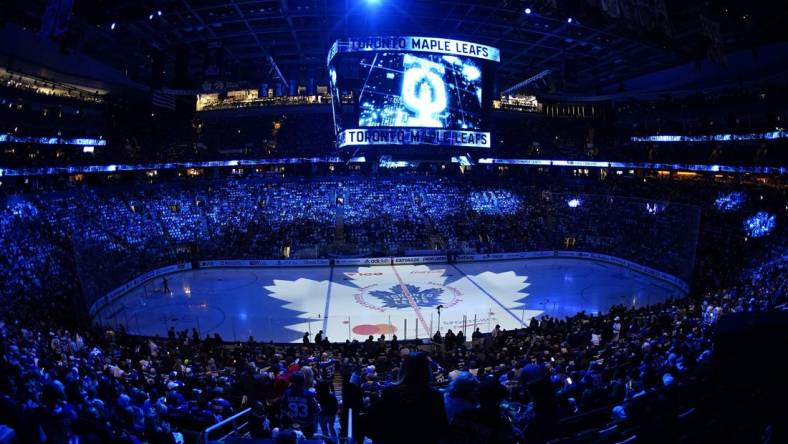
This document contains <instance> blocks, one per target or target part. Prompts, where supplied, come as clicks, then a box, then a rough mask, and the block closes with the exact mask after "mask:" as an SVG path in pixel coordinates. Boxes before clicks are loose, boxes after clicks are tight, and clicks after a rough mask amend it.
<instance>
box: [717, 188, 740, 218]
mask: <svg viewBox="0 0 788 444" xmlns="http://www.w3.org/2000/svg"><path fill="white" fill-rule="evenodd" d="M746 200H747V195H746V194H744V192H742V191H734V192H731V193H725V194H720V195H719V196H718V197H717V199H715V200H714V207H715V208H716V209H717V211H720V212H722V213H730V212H732V211H736V210H738V209H739V208H741V207H742V205H744V202H745V201H746Z"/></svg>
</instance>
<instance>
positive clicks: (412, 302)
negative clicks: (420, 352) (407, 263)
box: [391, 265, 432, 337]
mask: <svg viewBox="0 0 788 444" xmlns="http://www.w3.org/2000/svg"><path fill="white" fill-rule="evenodd" d="M391 269H392V270H394V275H395V276H397V280H398V281H399V286H400V288H402V294H404V295H405V297H406V298H407V299H408V303H409V304H410V307H411V308H412V309H413V311H415V312H416V316H418V318H419V321H421V326H422V327H424V331H425V332H427V336H428V337H429V336H431V335H432V332H431V331H430V328H429V326H427V321H425V320H424V316H422V315H421V311H419V305H418V304H417V303H416V300H415V299H413V295H412V294H410V290H408V287H407V286H405V282H403V281H402V278H401V277H400V275H399V273H397V268H396V266H394V265H392V266H391Z"/></svg>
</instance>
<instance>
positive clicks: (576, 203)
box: [566, 198, 583, 208]
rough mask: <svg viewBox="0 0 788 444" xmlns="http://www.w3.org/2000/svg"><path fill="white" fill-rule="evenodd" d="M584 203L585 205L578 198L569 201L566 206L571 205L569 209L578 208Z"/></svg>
mask: <svg viewBox="0 0 788 444" xmlns="http://www.w3.org/2000/svg"><path fill="white" fill-rule="evenodd" d="M582 203H583V201H581V200H580V199H578V198H574V199H569V200H568V201H567V202H566V204H567V205H569V208H577V207H579V206H580V205H581V204H582Z"/></svg>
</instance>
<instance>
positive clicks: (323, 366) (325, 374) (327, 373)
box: [317, 358, 337, 381]
mask: <svg viewBox="0 0 788 444" xmlns="http://www.w3.org/2000/svg"><path fill="white" fill-rule="evenodd" d="M336 362H337V361H336V360H334V359H333V358H332V359H329V360H328V361H321V362H320V363H319V364H318V365H317V366H318V369H319V371H320V377H321V378H322V379H324V380H326V381H333V380H334V372H335V370H336Z"/></svg>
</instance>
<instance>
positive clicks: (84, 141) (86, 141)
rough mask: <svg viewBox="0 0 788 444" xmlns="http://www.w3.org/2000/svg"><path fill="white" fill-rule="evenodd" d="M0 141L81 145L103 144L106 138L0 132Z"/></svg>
mask: <svg viewBox="0 0 788 444" xmlns="http://www.w3.org/2000/svg"><path fill="white" fill-rule="evenodd" d="M0 143H36V144H40V145H81V146H88V145H94V146H105V145H106V144H107V141H106V140H103V139H91V138H74V139H63V138H60V137H31V136H15V135H13V134H0Z"/></svg>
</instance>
